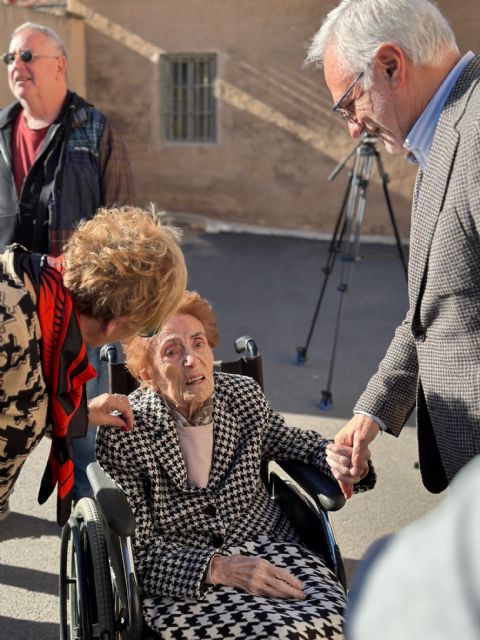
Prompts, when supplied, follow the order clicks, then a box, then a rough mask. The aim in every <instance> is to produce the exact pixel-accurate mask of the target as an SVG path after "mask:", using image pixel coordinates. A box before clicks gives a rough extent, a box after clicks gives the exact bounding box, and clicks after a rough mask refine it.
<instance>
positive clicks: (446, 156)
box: [409, 56, 480, 308]
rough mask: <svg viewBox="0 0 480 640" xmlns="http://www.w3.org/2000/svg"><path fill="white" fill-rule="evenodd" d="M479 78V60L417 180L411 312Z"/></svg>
mask: <svg viewBox="0 0 480 640" xmlns="http://www.w3.org/2000/svg"><path fill="white" fill-rule="evenodd" d="M479 77H480V56H475V58H474V59H473V60H472V61H471V62H469V64H467V66H466V67H465V69H464V70H463V71H462V73H461V74H460V77H459V78H458V80H457V82H456V83H455V86H454V87H453V89H452V91H451V93H450V95H449V97H448V99H447V102H446V103H445V105H444V107H443V110H442V113H441V114H440V119H439V121H438V124H437V127H436V130H435V136H434V139H433V144H432V148H431V150H430V154H429V163H428V165H427V168H426V171H425V174H424V175H423V179H422V176H421V175H420V176H419V180H421V185H419V191H418V198H417V200H416V202H415V199H414V205H413V210H412V229H411V243H410V247H411V249H412V251H411V254H410V258H409V293H410V308H415V307H416V306H417V305H418V303H419V298H420V297H421V294H422V289H423V284H424V281H425V278H426V271H427V265H428V256H429V254H430V247H431V244H432V239H433V235H434V232H435V227H436V225H437V221H438V217H439V215H441V211H442V209H443V206H444V202H445V196H446V194H447V189H448V184H449V181H450V176H451V173H452V169H453V164H454V161H455V154H456V151H457V147H458V143H459V140H460V135H459V133H458V131H457V129H456V126H457V123H458V122H459V119H460V118H461V117H462V115H463V113H464V111H465V108H466V105H467V103H468V100H469V97H470V93H471V92H472V90H473V88H474V85H475V84H476V82H478V79H479Z"/></svg>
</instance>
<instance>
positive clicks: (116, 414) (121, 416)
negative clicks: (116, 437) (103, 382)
mask: <svg viewBox="0 0 480 640" xmlns="http://www.w3.org/2000/svg"><path fill="white" fill-rule="evenodd" d="M88 423H89V424H90V425H91V426H96V425H99V424H101V425H107V426H110V427H118V428H119V429H121V430H122V431H132V429H133V428H134V426H135V422H134V420H133V413H132V409H131V407H130V403H129V401H128V398H127V396H124V395H122V394H120V393H102V395H101V396H97V397H96V398H92V400H90V402H89V403H88Z"/></svg>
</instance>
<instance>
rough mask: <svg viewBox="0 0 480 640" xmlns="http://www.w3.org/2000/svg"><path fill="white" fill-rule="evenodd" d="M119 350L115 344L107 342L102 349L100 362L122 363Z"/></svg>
mask: <svg viewBox="0 0 480 640" xmlns="http://www.w3.org/2000/svg"><path fill="white" fill-rule="evenodd" d="M118 351H119V349H118V346H117V344H116V343H115V342H107V344H104V345H103V347H102V348H101V349H100V360H102V361H103V362H109V363H111V364H117V363H118V362H120V355H119V353H118Z"/></svg>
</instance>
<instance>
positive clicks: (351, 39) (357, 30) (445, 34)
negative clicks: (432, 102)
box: [306, 0, 458, 85]
mask: <svg viewBox="0 0 480 640" xmlns="http://www.w3.org/2000/svg"><path fill="white" fill-rule="evenodd" d="M383 42H393V43H396V44H397V45H398V46H399V47H400V48H401V49H402V51H403V52H404V53H405V55H406V56H407V57H408V58H410V60H412V62H413V64H415V65H420V64H431V65H433V66H438V65H439V64H441V62H442V61H443V60H444V58H445V57H446V55H448V54H449V53H451V52H455V53H458V47H457V44H456V41H455V35H454V33H453V31H452V29H451V27H450V25H449V24H448V22H447V20H446V19H445V18H444V17H443V15H442V14H441V13H440V10H439V9H438V7H437V6H436V4H435V3H434V2H431V0H342V1H341V2H340V3H339V5H338V6H337V7H335V9H332V11H330V13H329V14H328V15H327V16H326V18H325V19H324V21H323V23H322V26H321V27H320V29H319V31H318V32H317V34H316V35H315V36H314V38H313V40H312V43H311V45H310V47H309V50H308V55H307V59H306V62H307V63H309V62H314V63H316V64H319V65H321V64H322V63H323V59H324V57H325V53H326V51H327V49H329V48H330V46H334V47H335V54H336V55H337V57H338V63H339V65H340V67H341V68H342V69H343V70H344V71H345V72H348V73H349V74H352V75H353V74H358V73H361V72H362V71H363V72H364V74H365V75H364V79H363V81H362V84H364V85H368V84H369V83H370V82H371V75H372V72H373V70H372V61H373V59H374V57H375V53H376V51H377V49H378V47H379V46H380V45H381V44H382V43H383Z"/></svg>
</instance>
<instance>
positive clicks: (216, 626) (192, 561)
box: [97, 373, 375, 640]
mask: <svg viewBox="0 0 480 640" xmlns="http://www.w3.org/2000/svg"><path fill="white" fill-rule="evenodd" d="M130 402H131V405H132V409H133V413H134V417H135V422H136V428H135V430H134V431H131V432H125V433H124V432H121V431H119V430H117V429H108V428H105V429H103V428H101V429H100V430H99V434H98V437H97V457H98V460H99V462H100V464H101V465H102V466H103V467H104V468H105V470H106V471H107V472H108V473H109V475H110V476H111V477H112V478H114V480H116V481H117V482H118V483H119V484H120V485H121V486H122V488H123V490H124V491H125V494H126V496H127V499H128V501H129V503H130V505H131V507H132V509H133V511H134V514H135V518H136V522H137V528H136V532H135V536H134V538H133V551H134V557H135V566H136V570H137V575H138V578H139V582H140V588H141V592H142V600H143V607H144V617H145V621H146V623H147V625H148V627H149V629H150V632H151V633H152V634H155V633H158V634H160V637H162V638H175V639H176V640H177V639H178V640H181V639H187V638H236V639H237V638H238V639H241V638H252V637H254V638H265V639H267V638H269V639H270V638H288V639H290V640H297V639H298V640H299V639H301V638H306V639H312V640H313V639H315V640H316V639H321V638H325V639H327V638H328V639H329V640H337V639H338V640H339V639H340V638H342V630H341V627H342V614H343V609H344V605H345V594H344V592H343V590H342V588H341V586H340V585H339V584H338V582H337V580H336V578H335V576H334V575H333V574H332V573H331V572H330V571H329V570H328V569H327V568H326V567H325V565H324V563H323V561H322V559H321V558H319V557H316V556H314V555H312V554H311V553H310V552H309V551H307V550H306V549H305V548H304V547H302V546H301V545H300V544H299V543H298V538H297V536H296V533H295V532H294V531H293V529H292V526H291V525H290V523H289V522H288V520H287V519H286V517H285V516H284V515H283V514H282V513H281V511H280V509H279V507H278V505H277V504H276V503H275V502H273V501H272V500H271V499H270V497H269V495H268V493H267V490H266V488H265V485H264V484H263V482H262V480H261V478H260V466H261V462H262V460H264V459H276V460H281V459H287V458H288V459H297V460H301V461H303V462H308V463H311V464H313V465H315V466H316V467H317V468H319V469H321V470H322V471H323V472H325V473H326V474H329V475H330V472H329V468H328V465H327V463H326V460H325V446H326V444H327V443H328V441H327V440H324V439H323V438H322V437H321V436H320V435H319V434H318V433H315V432H313V431H304V430H301V429H297V428H293V427H288V426H287V425H286V424H285V421H284V419H283V418H282V416H280V415H279V414H277V413H275V412H273V411H272V410H271V408H270V407H269V405H268V403H267V402H266V399H265V396H264V395H263V393H262V391H261V389H260V388H259V386H258V385H257V384H256V383H255V382H254V381H253V380H251V379H249V378H245V377H243V376H234V375H228V374H217V373H216V374H215V394H214V406H213V425H214V453H213V459H212V467H211V471H210V476H209V480H208V484H207V486H206V487H205V488H201V487H191V486H189V484H188V481H187V472H186V467H185V463H184V461H183V458H182V454H181V451H180V446H179V442H178V437H177V434H176V429H175V424H174V420H173V417H172V415H171V413H170V411H169V409H168V406H167V404H166V402H165V401H164V400H163V398H162V397H161V396H160V395H158V394H157V393H155V392H153V391H150V390H145V389H138V390H136V391H135V392H134V393H133V394H131V395H130ZM374 481H375V477H374V473H373V472H371V473H370V474H369V476H367V482H366V483H364V484H363V486H362V487H359V488H358V489H357V490H359V491H361V490H365V489H368V488H371V486H373V484H374ZM215 553H222V554H227V555H228V554H235V553H243V554H249V555H258V556H260V557H262V558H266V559H268V560H270V561H271V562H273V563H274V564H278V565H279V566H282V567H284V568H286V569H288V570H289V571H290V572H291V573H293V574H294V575H296V576H297V577H298V578H299V579H300V581H301V582H302V584H303V587H304V589H305V593H306V596H307V597H306V599H305V600H303V601H297V600H280V599H273V598H264V597H258V596H253V595H250V594H248V593H245V592H242V591H240V590H238V589H235V588H232V587H227V586H220V585H215V586H211V585H208V584H206V583H205V575H206V572H207V569H208V565H209V562H210V558H211V557H212V555H213V554H215ZM152 637H155V635H152Z"/></svg>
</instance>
